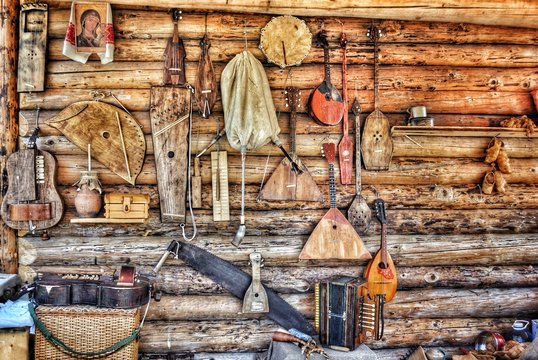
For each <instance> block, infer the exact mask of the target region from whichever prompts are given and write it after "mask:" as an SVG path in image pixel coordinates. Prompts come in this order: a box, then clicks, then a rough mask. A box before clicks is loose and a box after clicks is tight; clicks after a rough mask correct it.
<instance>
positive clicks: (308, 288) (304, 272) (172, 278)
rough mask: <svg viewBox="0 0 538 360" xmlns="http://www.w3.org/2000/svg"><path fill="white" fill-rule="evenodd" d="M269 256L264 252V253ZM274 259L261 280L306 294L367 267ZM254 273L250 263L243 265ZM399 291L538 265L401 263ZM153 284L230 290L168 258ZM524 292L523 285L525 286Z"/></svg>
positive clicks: (527, 280)
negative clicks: (318, 285) (322, 283)
mask: <svg viewBox="0 0 538 360" xmlns="http://www.w3.org/2000/svg"><path fill="white" fill-rule="evenodd" d="M264 256H265V254H264ZM277 261H278V259H276V258H275V259H273V260H272V263H273V265H272V266H267V267H265V268H264V269H263V274H262V276H263V282H264V284H266V285H267V286H269V287H271V288H272V289H274V290H275V291H277V292H279V293H281V294H306V293H312V292H313V286H312V285H313V284H315V283H316V282H319V281H324V280H328V279H331V278H334V277H337V276H344V275H345V276H352V277H357V276H359V275H360V274H362V273H363V272H364V266H358V265H353V264H349V265H336V266H329V267H326V266H287V265H285V264H284V265H282V266H278V264H277ZM119 266H120V264H118V265H114V264H111V265H88V266H84V267H82V268H81V267H79V266H76V265H48V264H43V265H38V264H30V265H21V271H20V273H21V274H23V275H24V281H28V282H32V281H33V279H34V277H35V276H36V274H38V273H60V274H76V273H82V274H100V275H104V274H109V275H111V274H114V273H115V272H116V270H117V268H118V267H119ZM242 269H243V270H244V271H245V272H250V268H249V266H248V265H247V266H242ZM151 270H152V267H151V266H148V265H144V266H138V267H137V271H138V272H139V273H141V274H146V273H147V274H149V273H150V272H151ZM397 272H398V288H399V290H414V291H417V290H420V289H433V288H445V289H446V288H454V289H460V288H467V289H476V288H481V289H482V288H521V287H534V288H536V287H538V276H537V274H538V268H536V267H534V266H532V265H528V266H523V265H520V266H514V265H506V266H502V267H500V266H480V265H477V266H472V265H466V266H416V267H413V266H398V269H397ZM155 286H156V288H158V289H160V290H161V291H162V292H163V293H165V294H167V295H218V294H228V292H227V291H226V290H225V289H223V288H222V287H221V286H219V285H217V284H216V283H214V282H213V281H212V280H210V279H209V278H207V277H205V276H203V275H201V274H200V273H199V272H198V271H196V270H194V269H192V268H191V267H189V266H185V265H181V264H179V263H177V264H175V263H168V265H167V266H164V267H163V268H162V269H161V270H160V272H159V276H158V277H156V278H155ZM523 291H525V290H523Z"/></svg>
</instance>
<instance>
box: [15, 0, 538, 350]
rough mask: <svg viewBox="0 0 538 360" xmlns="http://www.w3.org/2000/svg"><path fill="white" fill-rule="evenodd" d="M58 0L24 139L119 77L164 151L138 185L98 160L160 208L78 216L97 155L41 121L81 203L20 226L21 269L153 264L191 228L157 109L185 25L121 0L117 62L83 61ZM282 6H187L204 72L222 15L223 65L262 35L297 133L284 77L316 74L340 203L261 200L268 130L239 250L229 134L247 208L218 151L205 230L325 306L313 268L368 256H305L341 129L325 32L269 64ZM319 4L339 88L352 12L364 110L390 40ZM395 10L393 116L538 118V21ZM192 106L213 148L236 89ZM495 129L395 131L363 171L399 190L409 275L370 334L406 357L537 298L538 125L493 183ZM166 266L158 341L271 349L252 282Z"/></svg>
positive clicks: (389, 95) (368, 234)
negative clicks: (221, 280)
mask: <svg viewBox="0 0 538 360" xmlns="http://www.w3.org/2000/svg"><path fill="white" fill-rule="evenodd" d="M51 4H52V5H53V6H51V9H50V11H49V44H48V55H47V56H48V59H47V73H46V91H45V92H43V93H31V94H21V95H20V108H21V110H20V113H19V125H20V129H19V136H20V137H19V142H20V143H22V142H24V141H26V138H27V137H28V136H29V133H30V131H31V128H32V121H33V120H32V119H34V109H35V107H36V106H39V107H40V108H41V110H42V111H41V119H42V120H43V121H46V120H47V119H48V118H50V117H52V116H54V115H55V114H57V113H58V112H59V111H60V110H61V109H63V108H64V107H66V106H67V105H69V104H71V103H72V102H75V101H79V100H89V99H91V98H90V91H92V90H103V91H110V92H112V93H113V94H114V95H115V96H116V97H117V98H118V99H119V100H120V101H121V102H122V103H123V105H124V106H125V107H127V108H128V109H129V110H131V111H132V112H133V114H134V116H135V117H136V118H137V119H138V120H139V122H140V123H141V124H142V125H143V130H144V133H145V134H146V140H147V143H148V148H147V156H146V160H145V164H144V167H143V170H142V173H141V174H140V176H139V178H138V180H137V185H136V186H135V187H131V186H128V185H127V184H126V183H125V182H124V181H123V180H122V179H121V178H119V177H118V176H116V175H115V174H113V173H112V172H110V171H109V170H108V169H106V168H104V167H103V166H101V165H100V164H98V163H97V162H94V168H95V170H97V171H98V172H99V175H100V179H101V181H102V183H103V185H104V190H105V192H117V191H124V192H129V191H132V192H143V193H147V194H149V195H150V196H151V210H150V219H149V221H148V222H147V223H146V224H130V225H118V224H101V225H88V224H71V223H70V220H71V219H72V218H73V217H75V211H74V205H73V203H74V200H73V199H74V196H75V194H76V191H75V189H74V188H73V187H72V184H73V183H75V182H76V181H77V180H78V178H79V172H80V170H81V169H84V168H85V166H86V157H85V154H84V153H83V152H81V151H80V150H78V149H77V148H76V147H75V146H73V145H72V144H70V143H69V141H67V140H66V139H65V137H63V136H62V135H61V134H60V133H59V132H58V131H57V130H55V129H53V128H51V127H48V126H46V125H45V124H44V123H41V135H42V137H41V138H40V139H39V143H38V146H39V148H41V149H44V150H48V151H50V152H52V153H53V154H54V155H55V156H56V158H57V162H58V172H57V182H58V184H59V185H60V191H61V194H62V197H63V199H64V200H65V203H66V212H65V215H64V217H63V219H62V221H61V222H60V224H59V225H58V226H56V227H54V228H51V229H49V234H50V236H51V239H50V240H49V241H46V242H44V241H42V240H40V238H39V237H37V236H36V237H34V236H30V235H28V234H24V233H22V232H20V233H19V236H20V237H19V240H18V246H19V258H20V259H19V262H20V266H19V272H20V273H21V274H22V275H23V277H24V278H26V279H30V278H31V277H32V276H34V275H35V274H36V273H38V272H42V271H54V272H68V273H75V272H97V273H111V272H113V271H114V270H116V269H118V268H119V266H121V265H123V264H126V263H129V264H133V265H136V266H138V268H139V270H140V271H149V270H150V269H151V268H152V267H153V265H155V263H156V262H157V260H158V258H159V256H160V255H161V254H162V252H163V250H164V249H165V248H166V246H167V244H168V243H169V241H170V240H171V239H175V238H178V237H181V231H180V229H179V226H177V225H176V224H161V223H160V221H159V219H160V214H159V205H158V204H159V201H158V191H157V183H156V173H155V164H154V158H153V148H152V141H151V126H150V122H149V100H150V99H149V92H150V87H151V86H152V85H159V84H160V83H161V81H162V68H163V52H164V48H165V45H166V41H167V38H168V37H169V36H170V35H171V33H172V23H171V20H170V17H169V15H168V14H167V13H166V11H165V10H164V9H156V10H144V9H142V10H141V9H139V8H129V7H128V6H121V7H119V8H114V27H115V32H116V50H115V55H114V57H115V61H114V62H113V63H111V64H107V65H101V63H100V62H99V61H98V58H97V57H95V56H94V55H92V57H91V58H90V61H89V62H88V63H87V64H79V63H76V62H73V61H71V60H69V59H68V58H66V57H65V56H63V55H62V53H61V50H62V43H63V37H64V35H65V29H66V26H67V22H68V19H69V10H68V9H66V7H65V6H59V5H58V4H57V6H56V7H55V6H54V2H53V3H51ZM60 4H62V2H60ZM270 19H271V17H270V16H268V15H256V14H248V15H245V14H239V13H231V14H230V13H221V12H211V13H208V14H205V13H203V12H196V11H194V10H192V11H188V12H185V13H184V14H183V20H182V21H181V22H180V24H179V32H180V36H181V38H182V39H183V41H184V43H185V47H186V52H187V79H188V81H189V82H191V83H193V82H194V77H195V70H196V66H197V60H198V57H199V54H200V49H199V47H198V42H199V40H200V39H201V37H202V36H203V33H204V29H205V26H206V24H207V30H208V33H209V37H210V39H211V41H212V47H211V48H210V55H211V57H212V60H213V62H214V66H215V69H216V73H217V76H219V77H220V73H221V72H222V70H223V68H224V66H225V65H226V63H227V62H228V61H230V60H231V59H232V58H233V57H234V56H235V54H237V53H239V52H240V51H242V50H243V49H244V47H245V38H246V40H247V46H248V48H249V50H250V51H252V53H253V54H254V55H255V56H256V57H257V58H258V59H260V60H261V61H262V62H263V63H264V65H265V67H266V72H267V75H268V78H269V82H270V85H271V89H272V91H273V99H274V102H275V106H276V108H277V112H278V118H279V124H280V127H281V129H282V136H281V137H282V140H283V142H284V144H286V145H287V144H288V143H289V136H288V134H289V124H288V121H289V114H288V113H287V109H286V107H285V106H284V95H283V89H284V88H285V86H286V85H290V83H289V80H288V82H286V79H289V78H290V76H291V79H292V80H293V85H294V86H297V87H300V88H301V89H302V98H301V99H302V106H301V108H300V109H302V110H301V111H302V112H301V113H300V114H299V117H298V125H297V132H298V139H297V140H298V144H297V151H298V155H299V156H300V157H301V159H302V160H303V162H304V163H305V164H306V166H307V167H308V168H309V170H310V171H311V173H312V175H313V177H314V179H315V180H316V182H317V183H318V185H319V186H320V187H321V188H322V189H323V191H324V193H325V199H326V202H325V203H306V202H299V201H296V202H266V201H261V202H260V201H257V199H256V197H257V194H258V191H259V189H260V184H261V182H262V180H263V179H267V177H268V176H269V175H270V174H271V173H272V171H273V170H274V169H275V168H276V166H277V165H278V163H279V162H280V160H281V158H282V155H281V154H280V153H279V151H278V150H276V149H275V148H273V147H271V146H269V145H267V146H264V147H262V148H261V149H259V150H257V151H255V152H253V153H251V154H249V155H248V158H247V186H246V223H247V237H246V239H245V240H244V242H243V244H242V246H241V247H240V248H239V249H236V248H235V247H234V246H232V245H231V244H230V241H231V239H232V237H233V234H234V233H235V231H236V229H237V227H238V224H239V212H240V170H241V169H240V156H239V154H238V153H237V152H236V151H235V150H233V149H231V148H230V147H229V145H228V144H227V142H226V140H225V139H222V140H221V142H220V144H221V147H222V148H223V149H226V150H227V151H229V154H228V159H229V165H228V168H229V181H230V197H231V199H230V208H231V219H232V220H231V221H230V222H229V223H214V222H213V221H212V206H211V169H210V157H209V153H207V154H206V155H204V156H202V158H201V167H202V174H201V175H202V183H203V199H202V209H198V210H196V211H195V215H196V222H197V226H198V229H199V235H198V237H197V238H196V239H195V240H194V243H195V244H196V245H199V246H201V247H203V248H205V249H207V250H209V251H211V252H213V253H214V254H216V255H218V256H221V257H222V258H224V259H226V260H229V261H232V262H234V263H235V264H238V265H240V266H242V267H243V268H245V270H247V271H250V270H249V266H248V264H247V262H248V254H249V253H250V252H251V251H253V250H254V249H256V250H258V251H260V252H261V253H262V254H263V256H264V258H265V259H266V267H265V268H264V269H263V270H262V278H263V279H264V280H265V282H266V283H267V285H269V286H271V287H273V288H274V289H276V290H277V291H279V292H280V293H281V294H282V295H283V296H284V297H285V298H286V299H287V300H288V301H290V303H291V304H293V305H294V306H296V307H297V308H298V309H299V310H300V311H302V312H303V313H304V314H305V316H307V317H308V318H309V319H312V318H313V286H312V285H313V284H314V283H315V282H316V281H319V280H322V279H326V278H329V277H331V276H334V275H352V276H356V275H357V274H361V273H362V271H363V269H364V266H365V265H366V263H364V262H356V261H307V262H306V261H299V260H298V254H299V252H300V250H301V248H302V246H303V244H304V243H305V242H306V240H307V238H308V235H309V234H310V232H311V231H312V230H313V228H314V226H315V225H316V224H317V222H318V221H319V220H320V219H321V217H322V216H323V215H324V213H325V212H326V210H327V209H328V206H329V205H328V204H329V202H328V170H327V164H326V161H325V160H324V159H323V158H321V156H320V154H319V150H318V149H319V147H320V144H321V143H322V142H325V141H328V140H329V141H334V142H338V141H339V138H340V136H339V133H340V131H341V130H340V127H338V126H335V127H326V126H321V125H320V124H318V123H316V122H314V121H313V120H312V119H310V118H309V117H308V115H307V114H306V113H304V109H306V102H307V98H308V95H309V93H310V91H311V89H313V88H314V87H315V86H317V85H318V84H319V83H320V82H321V80H322V79H323V64H322V60H323V52H322V49H320V48H316V47H315V46H313V47H312V50H311V51H310V54H309V55H308V56H307V58H306V59H305V61H304V63H303V65H301V66H300V67H295V68H292V69H285V70H281V69H280V68H277V67H276V66H273V65H269V64H267V62H266V61H265V58H264V56H263V54H262V53H261V51H260V50H259V49H258V48H257V46H258V40H259V33H260V30H261V28H262V27H263V26H264V25H265V24H266V23H267V22H268V21H269V20H270ZM305 21H306V22H307V24H308V26H309V28H310V30H311V32H312V33H314V34H315V33H316V32H317V31H319V30H320V29H321V27H322V26H324V28H325V29H326V30H327V31H328V33H329V35H330V38H329V41H330V46H331V56H330V61H331V63H332V74H333V83H334V84H336V85H337V87H338V88H339V89H341V74H340V73H341V66H340V62H341V59H342V57H341V50H340V48H339V46H338V41H337V39H338V36H339V34H340V31H341V25H340V23H339V21H341V22H342V23H343V24H344V27H345V31H346V33H347V37H348V41H349V42H348V62H349V65H348V81H349V96H350V98H351V99H352V98H353V97H354V96H357V97H358V99H359V101H360V103H361V106H362V109H363V121H364V118H365V117H366V115H368V113H369V112H371V111H372V110H373V108H374V104H373V99H374V96H373V48H372V45H371V43H369V42H368V39H367V37H366V29H367V28H368V26H369V25H370V20H367V19H352V18H338V19H336V18H314V17H311V18H305ZM206 22H207V23H206ZM245 24H246V25H245ZM379 27H380V28H381V29H382V30H383V32H384V36H383V37H382V38H381V42H380V52H379V54H380V71H379V74H380V79H379V84H380V97H381V110H382V111H383V112H384V113H385V114H386V115H387V116H388V118H389V120H390V122H391V125H404V124H405V122H406V116H405V110H406V109H407V108H409V107H410V106H413V105H425V106H427V108H428V111H429V114H430V115H432V116H434V117H435V122H436V125H446V126H486V127H495V126H498V125H499V122H500V121H501V120H503V119H505V118H507V117H510V116H513V115H522V114H527V115H529V116H531V117H533V116H534V117H536V108H535V104H534V103H533V101H532V97H531V95H530V92H531V91H533V90H538V76H537V74H538V70H537V69H538V67H537V65H538V47H537V46H536V39H537V38H538V32H537V30H534V29H526V28H509V27H500V26H484V25H470V24H448V23H429V22H413V21H394V20H390V21H389V20H387V21H380V22H379ZM245 31H246V36H245V35H244V32H245ZM289 71H291V74H288V72H289ZM355 87H356V90H355ZM109 99H110V100H111V101H110V102H111V103H113V104H114V101H113V99H112V98H109ZM109 99H107V100H109ZM193 121H194V123H193V130H192V136H193V153H196V152H197V151H199V150H200V149H202V148H203V147H205V145H206V144H208V143H209V141H210V140H211V138H212V137H213V135H214V134H215V131H216V130H217V127H218V128H222V126H223V115H222V107H221V103H220V98H219V101H218V103H217V105H216V107H215V112H214V114H213V115H212V116H211V117H210V119H208V120H204V119H202V118H201V117H200V116H199V115H197V114H195V116H194V120H193ZM351 131H353V127H351ZM487 134H488V135H484V136H478V137H446V136H428V137H424V138H422V137H421V138H420V139H417V138H414V142H410V141H408V140H407V139H406V138H395V139H394V145H395V148H394V157H393V160H392V163H391V165H390V168H389V170H388V171H385V172H373V171H366V170H364V169H363V171H362V174H363V178H362V182H363V196H364V197H365V198H366V200H367V201H368V203H369V204H372V203H373V200H374V199H375V198H376V197H377V196H379V197H382V198H383V199H385V201H386V203H387V214H388V218H389V222H388V246H389V252H390V253H391V255H392V257H393V259H394V262H395V263H396V266H397V269H398V275H399V291H398V293H397V295H396V298H395V300H394V301H393V302H392V303H390V304H388V305H387V306H386V315H387V318H388V319H387V320H386V322H385V323H386V329H385V336H384V337H383V339H382V340H381V341H378V342H373V341H370V342H369V343H368V345H369V346H370V347H371V348H373V349H375V350H376V351H377V352H378V354H379V356H380V358H382V359H391V358H392V359H394V358H395V357H396V356H397V355H401V354H403V353H404V352H405V348H409V347H412V346H416V345H423V346H442V347H445V348H447V349H448V350H449V353H450V352H453V351H455V349H457V347H459V346H462V345H467V344H470V343H472V342H473V339H474V337H475V336H476V335H477V334H478V332H479V331H480V330H483V329H491V330H497V331H504V330H507V329H508V328H509V327H510V325H511V323H512V322H513V320H514V319H516V318H532V317H533V316H534V315H536V314H537V313H538V310H537V309H538V292H537V290H538V270H537V269H536V267H535V265H536V264H538V174H537V173H538V162H537V158H538V151H537V150H536V149H537V148H538V146H537V145H538V139H537V137H536V135H535V136H532V137H527V136H525V135H521V136H517V137H515V138H509V139H506V140H505V144H506V145H505V146H506V147H507V152H508V154H509V156H510V157H511V164H512V167H513V173H512V174H510V175H506V180H507V181H508V183H509V186H508V191H507V192H506V193H505V194H494V195H489V196H488V195H483V194H482V193H481V190H480V187H479V185H480V184H481V181H482V177H483V175H484V173H485V171H486V170H487V169H488V165H486V164H484V163H483V162H482V160H483V157H484V149H485V147H486V146H487V144H488V142H489V140H490V138H491V137H492V136H495V135H496V133H495V131H494V130H492V131H491V134H489V133H487ZM417 140H419V145H416V144H415V143H416V142H417ZM337 173H338V171H337ZM337 192H338V198H337V201H338V207H339V208H340V209H341V210H342V211H344V212H345V210H346V209H347V208H348V207H349V205H350V204H351V202H352V200H353V198H354V195H355V189H354V186H342V185H340V184H338V187H337ZM190 225H191V224H190V222H189V223H188V224H187V228H188V229H190ZM379 232H380V226H379V224H378V223H377V222H376V221H372V223H371V224H370V226H369V228H368V229H361V232H360V234H361V236H362V238H363V241H364V242H365V244H366V246H367V248H368V249H369V250H370V251H371V252H372V253H373V252H375V251H376V250H377V248H378V246H379V239H380V236H379ZM157 283H158V285H159V286H160V287H161V288H162V290H163V291H164V296H163V299H162V301H161V302H160V303H153V305H152V308H151V310H150V312H149V315H148V317H149V321H147V323H146V325H145V327H144V329H143V331H142V337H141V344H140V346H141V351H142V352H146V353H166V352H176V353H228V352H254V351H257V350H261V349H264V348H267V346H268V344H269V341H270V334H271V332H272V331H274V330H275V329H276V328H277V327H278V326H277V325H276V324H274V323H273V322H271V321H269V320H266V319H263V318H262V319H256V318H250V317H247V316H243V315H239V314H238V312H239V311H240V307H241V304H240V301H239V300H238V299H235V298H234V297H232V296H231V295H230V294H228V293H227V292H226V291H225V290H223V289H222V288H220V287H219V286H218V285H216V284H214V283H213V282H211V281H210V280H208V279H207V278H205V277H203V276H201V275H200V274H198V273H197V272H196V271H194V270H192V269H191V268H189V267H188V266H186V265H185V264H183V263H181V262H179V261H177V260H173V259H169V260H168V261H167V263H166V265H165V266H164V267H163V269H162V270H161V273H160V276H159V278H158V279H157ZM215 356H217V355H215ZM244 356H245V358H247V357H246V356H247V354H245V355H244ZM223 358H224V357H223Z"/></svg>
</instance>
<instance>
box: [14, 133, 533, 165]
mask: <svg viewBox="0 0 538 360" xmlns="http://www.w3.org/2000/svg"><path fill="white" fill-rule="evenodd" d="M435 133H436V130H435V129H433V130H431V135H429V136H414V135H403V136H393V156H394V157H403V156H405V157H451V158H475V159H483V158H484V157H485V155H486V149H487V147H488V145H489V143H490V141H491V139H492V138H493V137H494V136H497V135H499V133H500V132H499V130H497V129H495V128H488V131H484V135H483V136H482V137H474V136H473V137H459V136H458V137H450V136H443V135H442V134H439V136H435ZM518 134H519V136H520V137H504V136H503V134H502V133H500V135H499V137H500V138H502V139H503V142H504V148H505V150H506V152H507V154H508V156H509V157H510V158H538V146H537V145H538V134H537V135H536V136H532V137H528V136H526V135H525V133H524V132H523V133H518ZM341 137H342V136H341V135H340V134H312V135H310V134H299V135H296V144H297V145H296V154H297V155H298V156H301V157H302V156H319V155H320V144H321V143H323V142H334V143H338V142H339V141H340V139H341ZM213 138H214V134H200V133H198V134H193V138H192V142H191V143H192V152H193V154H198V153H200V152H201V151H202V150H203V149H205V148H206V147H207V146H208V145H209V144H210V143H211V141H212V140H213ZM279 138H280V140H281V142H282V144H283V145H284V147H285V148H286V149H289V148H290V146H291V145H290V142H291V140H290V136H289V135H287V134H282V133H281V135H279ZM28 140H29V138H26V137H20V138H19V148H21V147H22V145H23V144H27V142H28ZM451 140H452V141H451ZM351 141H352V143H354V136H351ZM37 147H38V148H39V149H40V150H45V151H48V152H51V153H53V154H54V155H57V156H58V155H62V156H63V155H83V154H86V151H83V150H81V149H79V148H78V147H77V146H75V145H74V144H73V143H71V142H69V140H67V139H66V138H65V137H64V136H41V137H39V138H38V139H37ZM220 149H221V150H223V151H228V152H234V151H235V150H234V149H233V148H232V147H231V146H230V144H229V143H228V141H226V138H224V139H223V140H222V141H221V143H220ZM214 150H216V149H215V148H212V149H211V150H210V151H214ZM278 152H279V150H278V149H276V148H275V146H274V145H273V144H272V143H269V144H267V145H265V146H262V147H260V148H259V149H257V150H255V151H252V152H250V154H252V155H266V156H267V155H270V154H271V155H272V154H275V153H276V154H275V155H278ZM146 154H148V155H152V154H153V137H152V136H151V135H146ZM207 155H209V153H207Z"/></svg>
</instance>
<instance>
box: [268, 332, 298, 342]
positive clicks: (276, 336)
mask: <svg viewBox="0 0 538 360" xmlns="http://www.w3.org/2000/svg"><path fill="white" fill-rule="evenodd" d="M273 341H281V342H294V343H300V344H303V343H305V341H303V340H301V339H299V338H298V337H297V336H293V335H291V334H287V333H285V332H282V331H275V332H274V333H273Z"/></svg>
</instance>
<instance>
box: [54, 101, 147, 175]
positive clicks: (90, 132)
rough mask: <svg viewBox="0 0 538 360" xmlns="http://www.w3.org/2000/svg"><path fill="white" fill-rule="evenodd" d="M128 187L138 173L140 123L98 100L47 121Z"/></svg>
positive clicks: (77, 105) (72, 107)
mask: <svg viewBox="0 0 538 360" xmlns="http://www.w3.org/2000/svg"><path fill="white" fill-rule="evenodd" d="M47 125H49V126H51V127H53V128H55V129H58V130H60V132H61V133H62V134H64V135H65V137H66V138H67V139H68V140H69V141H71V142H72V143H73V144H75V145H76V146H77V147H79V148H80V149H81V150H83V151H86V150H87V149H88V144H90V145H91V149H92V154H91V155H92V157H93V158H94V159H95V160H97V161H99V162H100V163H101V164H103V165H104V166H106V167H107V168H109V169H110V170H112V171H113V172H114V173H115V174H117V175H119V176H120V177H122V178H123V179H125V180H126V181H127V182H128V183H130V184H131V185H134V184H135V180H136V177H137V176H138V174H140V172H141V171H142V166H143V165H144V157H145V155H146V139H145V138H144V133H143V132H142V128H141V127H140V124H138V122H137V121H136V120H135V118H134V117H132V116H131V114H129V113H128V112H126V111H124V110H122V109H120V108H118V107H116V106H114V105H111V104H107V103H105V102H102V101H79V102H76V103H73V104H71V105H69V106H68V107H66V108H65V109H63V110H62V111H60V113H59V114H58V115H56V116H54V117H53V118H52V119H50V120H49V121H48V122H47Z"/></svg>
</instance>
